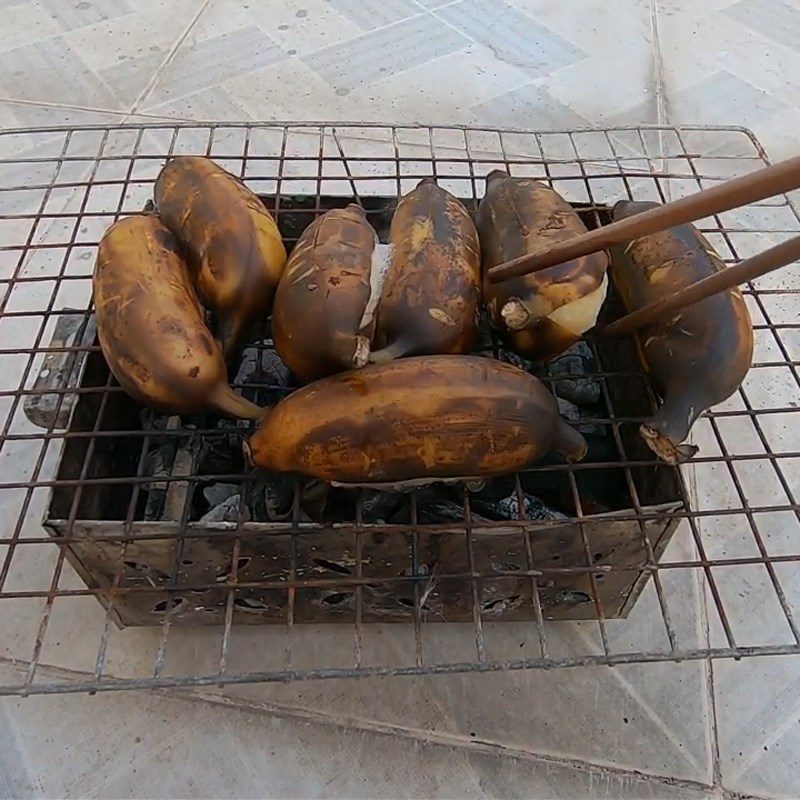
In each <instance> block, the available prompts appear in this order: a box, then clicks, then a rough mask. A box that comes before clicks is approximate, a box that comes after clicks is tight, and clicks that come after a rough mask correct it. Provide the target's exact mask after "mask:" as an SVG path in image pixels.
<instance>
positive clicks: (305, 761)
mask: <svg viewBox="0 0 800 800" xmlns="http://www.w3.org/2000/svg"><path fill="white" fill-rule="evenodd" d="M411 688H413V686H412V687H411ZM134 709H135V711H134ZM3 712H5V713H6V714H7V717H8V719H9V720H10V725H9V728H10V733H11V735H12V736H13V739H14V744H13V747H15V748H16V750H13V751H10V750H9V744H8V741H7V740H2V739H0V746H2V747H4V748H6V751H5V752H4V753H3V756H4V757H6V758H7V757H9V755H10V756H12V757H13V753H14V752H19V753H20V754H21V755H22V759H21V760H22V762H23V764H24V768H23V769H22V770H20V769H19V767H18V768H17V775H16V776H14V778H13V780H14V783H13V784H11V786H12V789H13V790H14V792H15V795H14V796H20V795H22V794H23V793H24V791H25V790H26V787H29V786H31V785H34V786H35V787H36V789H37V792H36V793H37V794H40V795H44V796H54V795H58V796H63V797H80V796H83V797H130V796H137V797H167V798H171V797H185V796H187V795H189V796H192V797H216V796H221V795H224V796H230V795H233V796H238V797H324V798H337V797H365V798H373V797H408V798H415V797H433V798H440V797H441V798H446V797H454V796H458V797H486V796H487V795H489V796H497V797H511V796H526V797H554V798H556V797H557V798H562V797H563V798H571V797H576V796H585V795H591V796H593V797H601V798H605V797H608V798H642V797H648V798H649V797H653V798H666V797H675V798H700V797H705V796H706V795H707V794H708V793H707V792H706V791H705V790H703V789H702V788H700V787H699V786H696V785H695V784H693V783H686V784H683V785H682V784H681V782H680V781H679V782H678V785H677V786H676V785H670V783H667V782H664V781H661V780H659V779H657V778H648V777H647V776H641V775H635V774H625V773H620V772H617V773H613V772H612V773H610V774H609V773H607V772H604V771H603V770H601V769H599V768H596V767H595V768H592V767H588V768H584V767H582V765H580V764H575V763H570V762H564V763H559V762H558V760H552V759H547V757H544V758H537V757H536V756H535V755H533V754H531V755H528V754H526V753H524V752H520V753H518V754H515V753H508V754H503V753H502V751H501V750H499V749H498V748H496V747H495V746H493V745H491V744H490V743H489V744H483V743H482V742H480V741H478V742H473V743H471V742H470V738H475V737H469V736H467V737H465V738H464V739H463V740H460V741H458V743H457V746H452V745H446V744H436V743H425V741H424V738H419V736H418V734H416V733H415V732H413V731H409V732H408V734H405V735H402V736H396V735H395V736H387V735H384V734H380V733H377V732H373V731H370V730H364V729H354V728H348V727H347V726H344V727H342V726H341V725H338V726H328V725H310V724H309V723H308V722H305V721H303V720H302V719H297V720H293V719H291V718H280V717H270V716H265V715H263V714H252V713H245V712H243V711H240V710H237V709H235V708H224V707H220V706H219V705H208V704H204V703H196V702H188V701H181V700H177V699H171V698H170V697H169V696H168V695H164V696H161V697H155V696H153V695H147V694H134V695H114V694H108V695H100V696H98V697H96V698H93V699H91V700H87V698H83V697H71V696H62V697H51V698H41V697H35V698H29V699H26V700H13V699H6V700H3V701H0V713H3ZM78 720H81V722H80V723H78V724H77V725H76V723H77V721H78ZM435 741H437V738H436V736H435V734H434V742H435ZM444 741H452V742H453V743H454V744H455V743H456V742H457V740H455V739H453V740H446V739H445V740H444ZM122 752H124V753H125V757H124V758H121V757H120V753H122ZM210 761H211V762H213V764H214V769H212V770H209V769H208V768H207V766H208V764H209V762H210ZM377 764H380V765H381V767H380V769H378V770H373V769H372V768H371V766H370V765H377ZM19 772H22V774H21V775H20V774H19Z"/></svg>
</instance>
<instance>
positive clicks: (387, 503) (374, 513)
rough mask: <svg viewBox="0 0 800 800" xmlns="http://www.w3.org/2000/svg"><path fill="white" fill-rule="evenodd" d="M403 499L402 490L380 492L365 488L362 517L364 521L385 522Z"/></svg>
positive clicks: (362, 498) (362, 494) (362, 495)
mask: <svg viewBox="0 0 800 800" xmlns="http://www.w3.org/2000/svg"><path fill="white" fill-rule="evenodd" d="M402 499H403V493H402V492H380V491H378V490H377V489H364V490H362V492H361V519H362V520H363V521H364V522H373V523H374V522H378V523H385V522H386V520H388V519H389V518H390V517H391V516H392V514H393V513H394V511H395V509H396V508H397V506H398V505H399V504H400V502H401V501H402Z"/></svg>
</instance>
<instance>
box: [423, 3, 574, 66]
mask: <svg viewBox="0 0 800 800" xmlns="http://www.w3.org/2000/svg"><path fill="white" fill-rule="evenodd" d="M435 13H436V15H437V16H438V17H440V18H441V19H443V20H445V21H447V22H448V23H449V24H450V25H452V26H453V27H454V28H456V29H457V30H459V31H461V32H462V33H464V34H466V35H467V36H469V37H470V38H472V39H474V40H475V41H477V42H480V43H481V44H484V45H486V46H487V47H488V48H489V49H491V50H492V51H493V52H494V54H495V55H496V56H497V58H499V59H501V60H503V61H507V62H508V63H509V64H513V65H514V66H515V67H518V68H519V69H521V70H522V71H523V72H525V73H526V74H527V75H530V77H532V78H538V77H541V76H543V75H547V74H549V73H551V72H554V71H555V70H558V69H560V68H561V67H565V66H568V65H570V64H574V63H575V62H576V61H580V60H582V59H584V58H586V53H584V52H583V51H582V50H581V49H580V48H578V47H575V46H574V45H573V44H571V43H570V42H568V41H566V40H565V39H563V38H562V37H561V36H559V35H558V34H556V33H554V32H553V31H550V30H548V29H547V28H544V27H543V26H541V25H539V24H538V23H537V22H536V21H535V20H533V19H531V18H530V17H528V16H526V15H525V14H523V13H521V12H520V11H518V10H517V9H515V8H512V7H511V6H508V5H506V4H505V3H503V2H488V0H461V2H458V3H453V4H452V5H448V6H445V7H444V8H440V9H438V10H437V11H436V12H435Z"/></svg>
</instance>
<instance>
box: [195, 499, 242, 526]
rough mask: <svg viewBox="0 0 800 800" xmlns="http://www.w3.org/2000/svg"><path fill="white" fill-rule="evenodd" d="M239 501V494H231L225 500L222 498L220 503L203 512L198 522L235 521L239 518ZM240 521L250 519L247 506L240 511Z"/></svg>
mask: <svg viewBox="0 0 800 800" xmlns="http://www.w3.org/2000/svg"><path fill="white" fill-rule="evenodd" d="M241 501H242V496H241V495H239V494H234V495H231V496H230V497H229V498H228V499H227V500H224V501H223V502H222V503H220V504H219V505H217V506H214V508H212V509H211V510H209V511H207V512H206V513H205V514H203V516H202V517H200V522H236V521H237V520H238V519H239V508H240V506H241ZM242 521H243V522H249V521H250V512H249V511H248V510H247V507H245V508H244V509H243V511H242Z"/></svg>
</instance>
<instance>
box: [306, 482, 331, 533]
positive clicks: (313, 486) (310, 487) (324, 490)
mask: <svg viewBox="0 0 800 800" xmlns="http://www.w3.org/2000/svg"><path fill="white" fill-rule="evenodd" d="M329 492H330V487H329V486H328V484H327V483H325V482H324V481H318V480H314V479H313V478H310V479H308V480H306V481H305V482H304V484H303V489H302V491H301V493H300V508H302V509H303V511H304V512H305V513H306V514H307V515H308V517H309V518H310V519H311V520H312V521H313V522H324V521H325V520H324V516H325V511H326V509H327V507H328V493H329Z"/></svg>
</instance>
